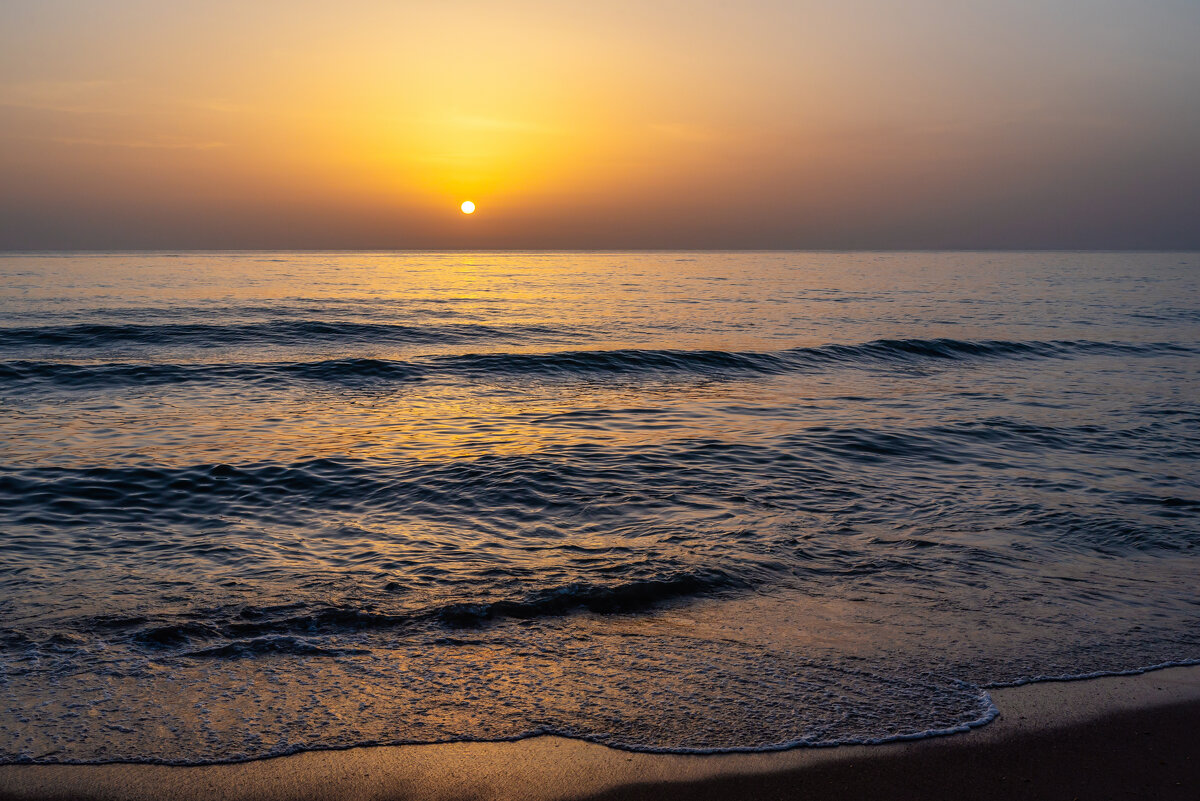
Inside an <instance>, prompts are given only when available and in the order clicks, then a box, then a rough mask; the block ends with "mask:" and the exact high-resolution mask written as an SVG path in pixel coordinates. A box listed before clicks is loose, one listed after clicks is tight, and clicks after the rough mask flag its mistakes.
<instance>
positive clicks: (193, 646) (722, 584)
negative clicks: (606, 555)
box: [88, 568, 749, 658]
mask: <svg viewBox="0 0 1200 801" xmlns="http://www.w3.org/2000/svg"><path fill="white" fill-rule="evenodd" d="M748 586H749V585H748V583H747V582H746V581H744V580H742V579H740V578H737V577H735V576H732V575H730V574H728V573H726V572H724V571H721V570H717V569H713V568H696V569H691V570H669V569H668V570H662V571H660V572H658V573H657V574H656V575H654V576H653V577H650V578H646V579H640V580H628V581H616V582H613V583H609V584H603V583H589V582H572V583H570V584H565V585H561V586H557V587H549V588H544V589H540V590H537V591H534V592H531V593H528V594H526V595H524V596H519V597H516V598H493V599H490V600H487V599H479V600H475V601H457V602H452V603H445V604H441V605H434V606H429V607H423V608H416V609H408V610H400V611H396V612H383V611H379V610H376V609H371V608H358V607H351V606H324V607H288V608H286V609H284V610H282V611H280V610H271V609H267V608H261V609H260V608H255V607H253V606H244V607H239V608H236V609H227V610H217V611H214V612H213V613H212V614H211V616H210V617H209V618H207V619H205V620H203V621H197V620H181V621H163V620H158V621H154V620H150V619H144V620H142V621H140V622H139V623H138V624H135V625H119V626H113V625H111V624H109V623H108V622H107V621H106V620H105V619H103V618H98V619H94V620H92V621H89V623H88V625H89V626H90V627H91V628H93V629H99V630H105V631H107V632H109V633H110V635H111V632H113V631H114V630H120V629H125V630H126V631H127V636H128V639H129V640H130V641H131V642H132V643H134V644H135V645H137V646H138V647H140V648H143V649H148V650H151V651H156V652H159V651H164V650H172V651H177V652H178V654H179V655H180V656H185V657H198V658H200V657H224V658H237V657H241V656H252V655H255V654H264V653H290V654H299V655H312V656H338V655H343V654H347V653H362V651H349V650H346V649H342V650H339V651H337V652H336V653H333V652H331V651H330V649H329V648H328V646H325V645H320V644H318V642H315V641H314V640H320V639H321V638H325V637H328V636H329V635H345V634H349V633H354V632H367V631H379V630H389V629H401V630H412V631H415V630H431V631H434V632H438V631H442V632H446V631H455V630H462V629H477V628H481V627H483V626H486V625H487V624H489V623H491V622H494V621H500V620H532V619H537V618H547V617H562V616H564V615H569V614H573V613H576V612H583V611H586V612H592V613H596V614H627V613H634V612H644V611H646V610H649V609H653V608H655V607H659V606H662V605H663V604H667V603H670V602H672V601H678V600H684V599H687V598H692V597H696V596H700V595H709V594H712V593H719V592H726V591H731V590H740V589H746V588H747V587H748ZM456 642H457V640H456V638H454V637H453V636H450V637H446V636H439V637H438V638H437V643H436V644H439V645H453V644H455V643H456Z"/></svg>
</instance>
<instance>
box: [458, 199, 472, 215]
mask: <svg viewBox="0 0 1200 801" xmlns="http://www.w3.org/2000/svg"><path fill="white" fill-rule="evenodd" d="M460 208H461V209H462V213H463V214H474V213H475V204H474V203H472V202H471V201H469V200H464V201H463V204H462V206H461V207H460Z"/></svg>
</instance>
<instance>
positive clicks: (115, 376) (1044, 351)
mask: <svg viewBox="0 0 1200 801" xmlns="http://www.w3.org/2000/svg"><path fill="white" fill-rule="evenodd" d="M443 341H445V340H443ZM1196 352H1197V349H1196V348H1194V347H1191V346H1187V345H1181V344H1176V343H1169V342H1158V343H1128V342H1091V341H1057V342H1010V341H971V340H956V339H928V340H926V339H887V340H876V341H873V342H867V343H863V344H859V345H822V346H819V347H808V348H791V349H787V350H781V351H774V352H752V351H742V352H731V351H719V350H640V349H622V350H600V351H559V352H552V353H508V352H501V353H479V354H474V353H468V354H456V355H444V356H429V357H425V358H422V359H413V360H407V361H401V360H392V359H374V358H343V359H332V360H323V361H315V362H259V363H216V364H146V363H109V364H72V363H66V362H47V361H36V360H15V361H8V362H0V384H36V383H43V384H50V385H53V386H59V387H77V388H89V389H90V388H104V387H122V386H145V385H157V384H173V383H188V382H194V381H238V382H254V383H264V382H265V383H272V382H281V381H287V380H289V379H296V378H299V379H307V380H315V381H331V382H342V383H345V382H358V381H411V380H418V379H421V378H424V377H426V376H432V375H446V376H453V375H462V376H467V377H473V378H474V377H479V376H484V377H488V378H493V379H496V378H503V377H505V376H525V375H531V374H533V375H543V376H548V377H578V378H583V379H586V378H588V377H590V376H600V375H646V376H654V375H686V376H695V377H700V378H704V379H710V380H721V379H736V378H738V377H739V376H745V375H772V374H782V373H788V372H802V371H806V370H820V369H829V368H865V369H871V368H880V367H884V368H896V367H901V368H903V367H914V368H915V367H920V366H921V365H923V364H929V363H934V364H937V363H966V362H973V361H979V360H996V359H1034V358H1060V359H1065V358H1071V357H1073V356H1076V355H1123V356H1130V357H1137V356H1142V357H1152V356H1163V355H1190V354H1194V353H1196Z"/></svg>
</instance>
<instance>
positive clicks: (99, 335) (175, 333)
mask: <svg viewBox="0 0 1200 801" xmlns="http://www.w3.org/2000/svg"><path fill="white" fill-rule="evenodd" d="M567 336H570V337H572V338H578V336H579V332H578V331H575V330H570V331H568V330H565V329H561V328H555V327H552V326H544V325H517V326H503V327H499V326H491V325H481V324H475V323H447V324H440V325H401V324H396V323H361V322H337V321H322V320H272V321H267V322H253V323H230V324H223V325H215V324H210V323H175V324H169V323H168V324H144V325H138V324H122V325H114V324H103V323H81V324H76V325H56V326H36V327H11V328H0V349H20V348H31V347H56V348H71V349H85V350H94V349H101V348H107V347H112V346H114V345H150V346H154V347H163V346H195V347H202V348H216V347H230V346H236V347H245V346H248V345H289V344H296V343H313V342H318V343H345V344H355V343H369V344H389V345H395V344H440V343H456V342H471V341H478V340H505V341H513V340H517V341H520V340H525V339H531V338H534V339H536V338H546V337H549V338H559V337H567Z"/></svg>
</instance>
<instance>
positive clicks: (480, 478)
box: [0, 253, 1200, 763]
mask: <svg viewBox="0 0 1200 801" xmlns="http://www.w3.org/2000/svg"><path fill="white" fill-rule="evenodd" d="M1198 367H1200V254H1195V253H1156V254H1148V253H1147V254H1128V253H1123V254H1091V253H1013V254H995V253H903V254H893V253H860V254H831V253H533V254H520V253H492V254H489V253H479V254H463V253H430V254H381V253H366V254H295V253H279V254H263V253H225V254H192V253H182V254H111V255H45V256H31V255H9V256H4V257H0V762H30V761H32V762H103V761H115V760H136V761H154V762H173V763H202V762H219V761H229V760H241V759H250V758H256V757H265V756H270V755H276V754H284V753H290V752H294V751H297V750H304V749H316V748H336V747H347V746H353V745H359V744H368V743H412V742H438V741H447V740H462V739H488V740H492V739H502V738H515V737H521V736H527V735H531V734H536V733H546V732H552V733H559V734H565V735H569V736H574V737H582V738H587V739H590V740H594V741H598V742H601V743H606V744H610V745H615V746H619V747H624V748H633V749H648V750H668V751H713V750H717V751H719V750H740V749H762V748H782V747H788V746H794V745H830V744H837V743H849V742H874V741H880V740H888V739H895V738H904V737H915V736H925V735H929V734H932V733H938V732H952V731H957V730H961V729H964V728H966V727H970V726H974V725H981V724H983V723H986V722H987V721H988V720H989V719H990V718H991V717H992V716H993V715H994V713H995V710H994V708H993V707H992V704H991V701H990V699H989V697H988V694H987V689H988V688H989V687H994V686H997V685H1007V684H1014V683H1020V682H1024V681H1030V680H1036V679H1043V678H1047V677H1074V676H1085V675H1091V674H1097V673H1109V672H1122V671H1136V670H1142V669H1146V668H1148V667H1152V666H1155V665H1161V664H1174V663H1184V662H1191V661H1195V660H1198V659H1200V579H1198V577H1200V548H1198V546H1200V469H1198V465H1200V459H1198V457H1200V378H1198V371H1197V368H1198Z"/></svg>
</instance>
